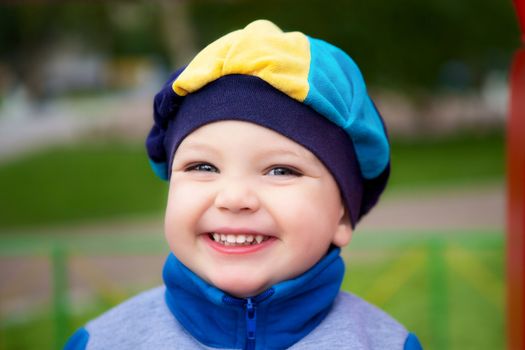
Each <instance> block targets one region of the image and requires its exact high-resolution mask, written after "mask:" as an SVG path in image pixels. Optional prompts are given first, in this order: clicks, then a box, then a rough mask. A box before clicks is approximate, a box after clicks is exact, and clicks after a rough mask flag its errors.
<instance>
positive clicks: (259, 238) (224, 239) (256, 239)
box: [211, 232, 267, 246]
mask: <svg viewBox="0 0 525 350" xmlns="http://www.w3.org/2000/svg"><path fill="white" fill-rule="evenodd" d="M211 238H213V240H214V241H215V242H218V243H221V244H223V245H226V246H235V245H237V246H242V245H254V244H260V243H261V242H263V241H265V240H266V239H267V238H266V237H265V236H263V235H256V236H254V235H233V234H228V235H226V234H223V233H217V232H211Z"/></svg>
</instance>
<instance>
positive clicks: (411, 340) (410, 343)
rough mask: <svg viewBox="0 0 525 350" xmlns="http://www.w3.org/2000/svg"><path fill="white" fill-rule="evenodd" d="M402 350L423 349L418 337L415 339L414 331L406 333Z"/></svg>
mask: <svg viewBox="0 0 525 350" xmlns="http://www.w3.org/2000/svg"><path fill="white" fill-rule="evenodd" d="M403 350H423V347H422V346H421V343H420V342H419V339H417V337H416V335H415V334H414V333H408V337H407V340H406V341H405V346H404V347H403Z"/></svg>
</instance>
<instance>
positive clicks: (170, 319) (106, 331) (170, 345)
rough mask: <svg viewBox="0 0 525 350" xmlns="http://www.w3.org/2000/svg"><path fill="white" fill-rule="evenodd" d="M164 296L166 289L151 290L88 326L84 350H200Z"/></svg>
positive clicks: (75, 349)
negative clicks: (174, 314)
mask: <svg viewBox="0 0 525 350" xmlns="http://www.w3.org/2000/svg"><path fill="white" fill-rule="evenodd" d="M164 295H165V287H164V286H161V287H157V288H154V289H151V290H149V291H146V292H143V293H141V294H139V295H137V296H135V297H133V298H131V299H128V300H126V301H125V302H123V303H122V304H119V305H117V306H116V307H114V308H112V309H111V310H109V311H107V312H105V313H104V314H102V315H101V316H99V317H97V318H95V319H94V320H92V321H90V322H88V323H87V324H86V326H85V332H86V333H87V334H88V337H87V338H88V340H87V346H86V347H85V349H86V350H102V349H115V350H119V349H159V350H163V349H174V348H176V349H198V348H200V346H199V344H198V343H197V342H196V341H195V340H194V339H193V338H192V337H191V336H190V335H189V334H188V333H187V332H186V330H184V329H183V328H182V326H181V325H180V324H179V322H178V321H177V320H176V319H175V317H174V316H173V314H172V313H171V312H170V310H169V308H168V306H167V305H166V302H165V298H164ZM66 349H67V348H66ZM71 349H74V350H77V349H79V350H80V349H83V348H71Z"/></svg>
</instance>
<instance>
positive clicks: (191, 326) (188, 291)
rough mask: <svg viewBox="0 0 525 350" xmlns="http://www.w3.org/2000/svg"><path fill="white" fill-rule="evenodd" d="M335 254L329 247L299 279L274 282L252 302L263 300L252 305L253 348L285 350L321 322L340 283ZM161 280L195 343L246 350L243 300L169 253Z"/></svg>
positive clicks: (339, 265)
mask: <svg viewBox="0 0 525 350" xmlns="http://www.w3.org/2000/svg"><path fill="white" fill-rule="evenodd" d="M339 251H340V250H339V249H338V248H333V249H332V250H331V251H330V252H329V253H328V254H327V255H326V256H325V257H324V258H323V259H322V260H321V261H319V262H318V263H317V264H316V265H314V266H313V267H312V268H311V269H310V270H308V271H307V272H306V273H304V274H303V275H301V276H299V277H297V278H295V279H292V280H287V281H284V282H281V283H278V284H276V285H275V286H273V287H272V289H271V290H270V293H268V291H266V292H263V293H261V295H262V294H265V293H266V294H267V295H269V296H267V297H261V296H255V297H254V299H255V301H256V302H257V300H258V299H262V300H261V301H260V302H258V303H256V332H255V333H256V335H255V337H256V340H255V349H285V348H288V347H289V346H291V345H292V344H294V343H296V342H297V341H299V340H300V339H302V338H303V337H304V336H305V335H307V334H308V333H310V332H311V331H312V330H313V329H314V328H315V327H316V326H317V325H319V323H321V321H322V320H323V319H324V317H325V316H326V314H327V313H328V312H329V311H330V307H331V305H332V302H333V300H334V299H335V297H336V295H337V293H338V292H339V287H340V285H341V282H342V279H343V275H344V263H343V261H342V259H341V257H340V256H339ZM164 282H165V284H166V287H167V289H166V301H167V304H168V306H169V308H170V310H171V311H172V313H173V314H174V315H175V317H176V318H177V320H178V321H179V322H180V323H181V324H182V325H183V326H184V328H185V329H186V330H187V331H188V332H189V333H191V335H192V336H193V337H195V338H196V339H197V340H198V341H199V342H201V343H203V344H204V345H207V346H211V347H218V348H229V349H231V348H237V349H238V348H245V343H246V330H247V328H246V310H245V305H246V300H243V299H236V298H233V297H231V296H228V295H227V294H225V293H224V292H223V291H221V290H219V289H217V288H215V287H213V286H211V285H209V284H207V283H206V282H204V281H203V280H202V279H201V278H199V277H198V276H197V275H195V274H194V273H193V272H192V271H190V270H189V269H188V268H186V267H185V266H184V265H183V264H182V263H181V262H180V261H179V260H177V258H176V257H175V256H174V255H173V254H170V256H169V257H168V260H167V262H166V264H165V266H164ZM232 300H237V302H232ZM313 300H315V302H312V301H313ZM228 301H229V302H228Z"/></svg>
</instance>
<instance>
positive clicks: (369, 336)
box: [292, 292, 412, 350]
mask: <svg viewBox="0 0 525 350" xmlns="http://www.w3.org/2000/svg"><path fill="white" fill-rule="evenodd" d="M408 335H409V333H408V331H407V330H406V329H405V327H404V326H403V325H401V324H400V323H399V322H398V321H396V320H395V319H394V318H393V317H392V316H390V315H388V314H387V313H386V312H384V311H383V310H381V309H379V308H378V307H376V306H375V305H372V304H370V303H368V302H367V301H365V300H363V299H361V298H359V297H357V296H355V295H353V294H350V293H346V292H340V293H339V294H338V295H337V297H336V299H335V301H334V304H333V306H332V309H331V311H330V313H329V314H328V315H327V316H326V318H325V319H324V320H323V322H321V324H320V325H319V326H317V328H315V329H314V330H313V331H312V332H311V333H310V334H308V335H307V336H306V337H305V338H303V339H302V340H301V341H300V342H299V343H297V344H295V345H294V346H293V347H292V349H320V348H321V349H329V348H330V349H331V348H338V349H352V350H383V349H392V350H404V349H405V343H406V341H407V337H408ZM407 349H412V348H407Z"/></svg>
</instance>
